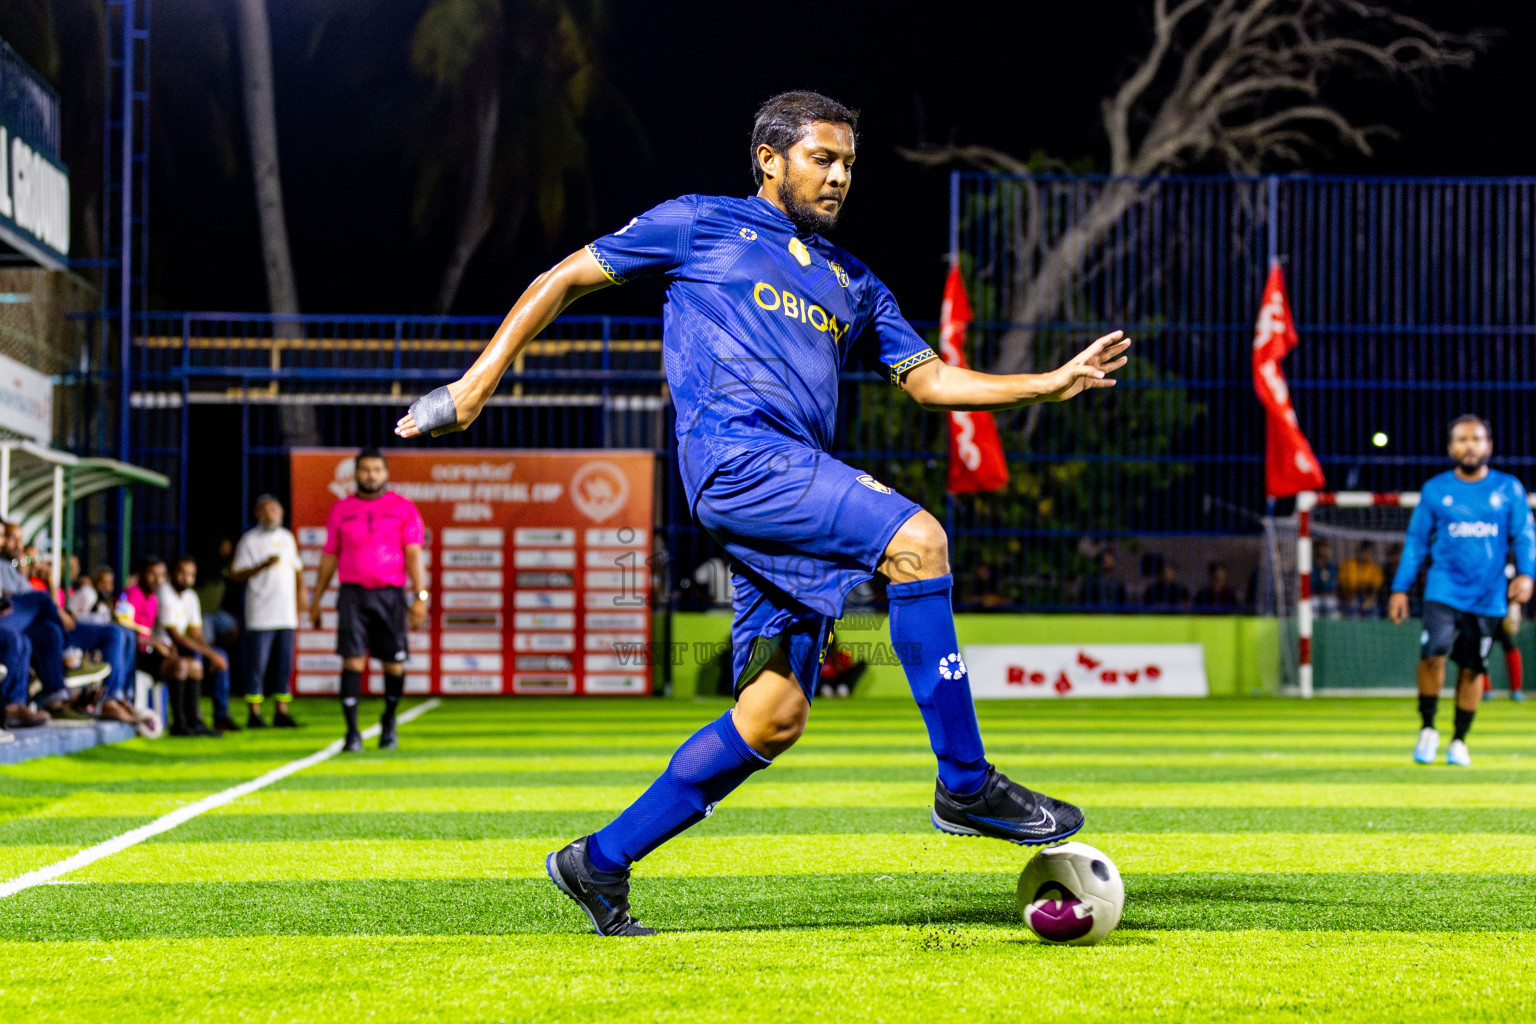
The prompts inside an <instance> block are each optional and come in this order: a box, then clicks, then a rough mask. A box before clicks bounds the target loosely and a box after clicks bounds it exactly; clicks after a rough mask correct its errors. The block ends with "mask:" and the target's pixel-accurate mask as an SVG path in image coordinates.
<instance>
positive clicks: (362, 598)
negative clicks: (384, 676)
mask: <svg viewBox="0 0 1536 1024" xmlns="http://www.w3.org/2000/svg"><path fill="white" fill-rule="evenodd" d="M407 610H408V606H407V604H406V600H405V591H404V590H402V589H401V588H399V587H379V588H377V589H375V588H372V587H363V586H359V585H358V584H356V583H343V584H342V585H341V594H340V595H339V596H338V597H337V599H336V653H337V654H339V655H341V656H342V657H343V658H361V657H365V656H367V657H373V658H378V659H379V660H380V661H382V662H384V663H385V664H386V665H387V664H391V663H396V662H403V661H405V660H406V659H407V658H409V657H410V655H411V652H410V648H409V646H408V644H407V643H406V628H405V616H406V611H407Z"/></svg>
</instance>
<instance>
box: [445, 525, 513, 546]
mask: <svg viewBox="0 0 1536 1024" xmlns="http://www.w3.org/2000/svg"><path fill="white" fill-rule="evenodd" d="M506 542H507V535H506V532H505V531H504V530H498V529H496V528H495V527H493V526H486V527H481V528H479V529H474V530H465V529H460V528H455V527H447V528H445V529H444V530H443V546H444V547H448V548H499V547H501V546H502V545H503V544H505V543H506Z"/></svg>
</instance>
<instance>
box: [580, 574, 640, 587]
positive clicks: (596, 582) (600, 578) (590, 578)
mask: <svg viewBox="0 0 1536 1024" xmlns="http://www.w3.org/2000/svg"><path fill="white" fill-rule="evenodd" d="M584 575H585V576H586V579H585V580H584V581H583V582H584V583H586V585H587V586H588V587H589V588H592V589H594V590H597V589H602V590H612V589H614V588H615V587H624V586H628V585H629V582H630V580H631V579H633V578H634V573H632V572H625V571H624V570H623V569H588V570H587V571H586V573H585V574H584Z"/></svg>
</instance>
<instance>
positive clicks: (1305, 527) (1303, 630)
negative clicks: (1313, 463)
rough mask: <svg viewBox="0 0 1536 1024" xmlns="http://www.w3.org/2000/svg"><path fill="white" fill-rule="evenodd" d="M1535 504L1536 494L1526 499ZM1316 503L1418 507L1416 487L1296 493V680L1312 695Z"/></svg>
mask: <svg viewBox="0 0 1536 1024" xmlns="http://www.w3.org/2000/svg"><path fill="white" fill-rule="evenodd" d="M1528 500H1529V501H1530V504H1531V507H1532V508H1536V495H1531V496H1530V497H1529V499H1528ZM1319 505H1332V506H1334V507H1335V508H1369V507H1371V506H1373V505H1391V506H1395V507H1397V508H1417V507H1418V505H1419V492H1418V491H1302V492H1301V493H1300V494H1298V495H1296V577H1297V580H1296V582H1297V590H1296V593H1297V594H1298V595H1299V598H1298V600H1297V602H1296V637H1297V641H1298V643H1297V647H1298V655H1299V657H1298V659H1297V660H1298V664H1297V671H1296V682H1297V686H1298V689H1299V690H1300V693H1301V696H1303V697H1310V696H1312V620H1313V611H1314V608H1313V604H1312V510H1313V509H1314V508H1316V507H1317V506H1319Z"/></svg>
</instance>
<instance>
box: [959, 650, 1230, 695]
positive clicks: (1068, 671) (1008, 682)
mask: <svg viewBox="0 0 1536 1024" xmlns="http://www.w3.org/2000/svg"><path fill="white" fill-rule="evenodd" d="M964 651H965V666H966V668H967V670H968V671H969V673H970V680H971V695H972V696H973V697H975V698H977V699H987V698H998V697H1003V698H1006V697H1204V696H1206V694H1207V693H1208V692H1209V690H1208V687H1207V681H1206V675H1205V648H1204V647H1202V646H1201V645H1200V644H969V645H967V646H966V647H965V649H964ZM941 671H942V668H941Z"/></svg>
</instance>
